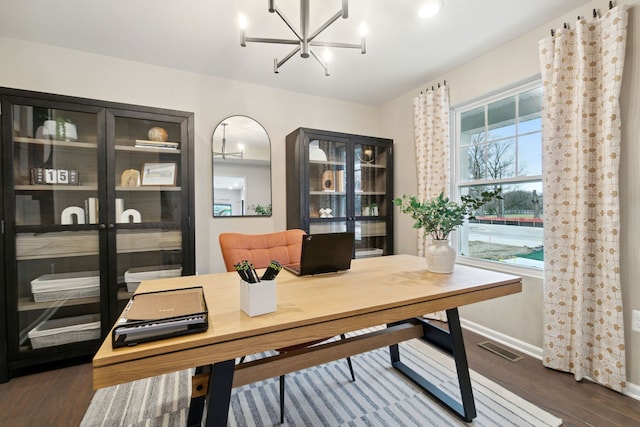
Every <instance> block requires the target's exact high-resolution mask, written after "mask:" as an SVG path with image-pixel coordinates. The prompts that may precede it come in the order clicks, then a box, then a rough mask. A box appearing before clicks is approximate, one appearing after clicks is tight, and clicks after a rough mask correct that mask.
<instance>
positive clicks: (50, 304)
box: [18, 297, 100, 311]
mask: <svg viewBox="0 0 640 427" xmlns="http://www.w3.org/2000/svg"><path fill="white" fill-rule="evenodd" d="M99 302H100V298H99V297H87V298H71V299H66V300H59V301H46V302H35V301H34V300H33V298H32V297H22V298H19V299H18V311H33V310H46V309H50V308H60V307H73V306H78V305H87V304H96V303H99Z"/></svg>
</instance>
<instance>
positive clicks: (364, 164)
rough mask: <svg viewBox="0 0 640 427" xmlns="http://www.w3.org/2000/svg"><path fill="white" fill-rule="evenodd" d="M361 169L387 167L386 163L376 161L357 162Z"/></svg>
mask: <svg viewBox="0 0 640 427" xmlns="http://www.w3.org/2000/svg"><path fill="white" fill-rule="evenodd" d="M356 165H360V168H361V169H386V168H387V166H386V165H378V164H376V163H356Z"/></svg>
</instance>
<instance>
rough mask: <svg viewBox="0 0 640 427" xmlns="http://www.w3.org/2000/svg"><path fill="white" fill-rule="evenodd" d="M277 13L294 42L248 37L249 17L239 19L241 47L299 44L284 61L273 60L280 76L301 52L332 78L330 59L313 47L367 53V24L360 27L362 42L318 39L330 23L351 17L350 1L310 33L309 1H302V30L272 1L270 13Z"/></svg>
mask: <svg viewBox="0 0 640 427" xmlns="http://www.w3.org/2000/svg"><path fill="white" fill-rule="evenodd" d="M274 12H275V13H277V14H278V16H279V17H280V18H281V19H282V20H283V21H284V23H285V24H286V25H287V27H289V29H290V30H291V31H292V32H293V34H294V35H295V37H296V38H295V39H272V38H262V37H247V35H246V25H247V22H246V18H244V17H243V16H241V18H240V28H241V30H242V35H241V40H240V46H242V47H247V43H273V44H289V45H297V46H296V48H295V49H293V50H292V51H291V52H290V53H289V54H288V55H287V56H285V57H284V58H283V59H282V60H280V61H278V58H275V59H274V60H273V72H274V73H276V74H278V73H279V70H280V67H282V66H283V65H284V64H285V63H286V62H287V61H288V60H289V59H291V58H292V57H293V56H294V55H295V54H297V53H298V52H300V56H301V57H302V58H308V57H309V56H312V57H313V58H314V59H315V60H316V61H318V63H319V64H320V65H321V66H322V68H324V75H325V76H328V75H329V66H328V65H327V60H326V59H324V60H323V59H322V58H320V56H319V55H318V54H317V53H316V52H315V51H314V50H313V49H312V47H316V46H324V47H327V48H329V47H336V48H348V49H360V52H361V53H363V54H365V53H367V45H366V39H365V35H366V25H365V24H364V22H363V23H362V24H361V25H360V43H359V44H352V43H334V42H321V41H317V40H316V37H318V36H319V35H320V33H322V32H323V31H324V30H326V29H327V28H328V27H329V26H330V25H331V24H333V23H334V22H335V21H337V20H338V18H343V19H347V18H348V17H349V0H342V8H341V9H340V10H339V11H338V12H337V13H336V14H335V15H333V16H332V17H331V18H329V20H328V21H327V22H325V23H324V24H322V25H321V26H320V27H319V28H318V29H317V30H316V31H314V32H312V33H310V31H309V0H300V29H299V31H298V30H296V29H295V28H294V26H293V24H292V23H291V22H290V21H289V20H288V19H287V17H286V16H284V14H283V13H282V12H281V11H280V9H279V8H278V6H276V4H275V0H269V13H274Z"/></svg>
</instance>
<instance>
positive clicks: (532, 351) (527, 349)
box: [460, 319, 542, 360]
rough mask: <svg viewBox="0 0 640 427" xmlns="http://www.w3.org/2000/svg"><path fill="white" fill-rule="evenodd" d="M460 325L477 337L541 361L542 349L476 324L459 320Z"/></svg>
mask: <svg viewBox="0 0 640 427" xmlns="http://www.w3.org/2000/svg"><path fill="white" fill-rule="evenodd" d="M460 325H461V326H462V327H463V328H466V329H468V330H470V331H471V332H475V333H476V334H478V335H482V336H483V337H487V338H490V339H492V340H493V341H496V342H498V343H500V344H504V345H508V346H509V347H511V348H514V349H516V350H518V351H520V352H522V353H524V354H526V355H528V356H531V357H533V358H535V359H538V360H542V349H541V348H540V347H536V346H534V345H531V344H528V343H526V342H524V341H520V340H518V339H515V338H513V337H510V336H509V335H505V334H503V333H501V332H498V331H495V330H493V329H489V328H487V327H484V326H482V325H478V324H477V323H474V322H471V321H469V320H465V319H460Z"/></svg>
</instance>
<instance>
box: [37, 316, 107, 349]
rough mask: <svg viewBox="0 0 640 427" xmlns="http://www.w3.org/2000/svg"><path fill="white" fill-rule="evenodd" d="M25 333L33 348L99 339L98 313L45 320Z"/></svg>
mask: <svg viewBox="0 0 640 427" xmlns="http://www.w3.org/2000/svg"><path fill="white" fill-rule="evenodd" d="M27 335H28V337H29V339H30V340H31V347H33V348H34V349H36V348H43V347H52V346H55V345H62V344H68V343H72V342H80V341H89V340H97V339H100V315H99V314H97V313H96V314H85V315H83V316H75V317H63V318H61V319H50V320H45V321H43V322H40V323H39V324H38V326H36V327H35V328H33V329H32V330H30V331H29V333H28V334H27Z"/></svg>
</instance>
